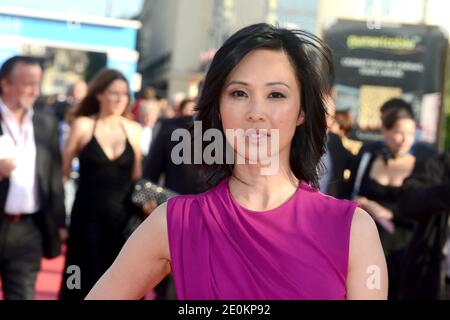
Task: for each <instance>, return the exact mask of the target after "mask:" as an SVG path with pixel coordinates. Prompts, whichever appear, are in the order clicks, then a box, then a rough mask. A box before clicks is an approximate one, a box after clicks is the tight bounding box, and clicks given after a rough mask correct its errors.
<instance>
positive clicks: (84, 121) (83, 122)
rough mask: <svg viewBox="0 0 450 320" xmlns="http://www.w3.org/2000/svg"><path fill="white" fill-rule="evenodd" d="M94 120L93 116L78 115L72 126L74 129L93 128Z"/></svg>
mask: <svg viewBox="0 0 450 320" xmlns="http://www.w3.org/2000/svg"><path fill="white" fill-rule="evenodd" d="M94 122H95V120H94V118H92V117H86V116H82V117H78V118H76V119H75V120H74V121H73V125H72V128H73V129H74V130H87V129H92V127H93V126H94Z"/></svg>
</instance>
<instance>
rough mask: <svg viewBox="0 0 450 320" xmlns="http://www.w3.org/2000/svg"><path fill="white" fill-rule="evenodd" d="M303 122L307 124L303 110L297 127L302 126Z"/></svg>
mask: <svg viewBox="0 0 450 320" xmlns="http://www.w3.org/2000/svg"><path fill="white" fill-rule="evenodd" d="M303 122H305V112H304V111H303V110H300V114H299V116H298V119H297V127H298V126H300V125H302V124H303Z"/></svg>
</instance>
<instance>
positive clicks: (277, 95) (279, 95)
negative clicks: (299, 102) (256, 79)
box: [269, 92, 285, 99]
mask: <svg viewBox="0 0 450 320" xmlns="http://www.w3.org/2000/svg"><path fill="white" fill-rule="evenodd" d="M269 98H274V99H281V98H285V95H284V94H282V93H281V92H271V93H270V94H269Z"/></svg>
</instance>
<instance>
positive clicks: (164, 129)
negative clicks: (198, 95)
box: [142, 116, 203, 194]
mask: <svg viewBox="0 0 450 320" xmlns="http://www.w3.org/2000/svg"><path fill="white" fill-rule="evenodd" d="M193 121H194V120H193V117H190V116H184V117H176V118H172V119H160V120H159V121H158V123H157V124H156V125H155V128H154V129H153V130H154V131H153V132H154V133H153V139H152V143H151V145H150V149H149V153H148V155H147V157H146V159H145V163H144V168H143V172H142V176H143V177H144V178H146V179H149V180H151V181H152V182H154V183H159V179H160V177H161V176H162V175H164V187H166V188H168V189H171V190H173V191H175V192H177V193H179V194H196V193H199V192H200V191H203V190H202V185H201V182H200V176H199V171H198V168H195V167H194V165H193V164H174V163H173V161H172V159H171V153H172V150H173V148H174V147H175V146H176V145H177V144H178V143H180V142H179V141H172V140H171V137H172V133H173V132H174V130H176V129H186V130H188V131H190V129H191V128H192V126H193V124H194V122H193Z"/></svg>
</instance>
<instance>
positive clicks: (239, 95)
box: [231, 90, 247, 98]
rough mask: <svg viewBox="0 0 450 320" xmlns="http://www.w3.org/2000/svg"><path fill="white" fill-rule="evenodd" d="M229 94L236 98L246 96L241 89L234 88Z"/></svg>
mask: <svg viewBox="0 0 450 320" xmlns="http://www.w3.org/2000/svg"><path fill="white" fill-rule="evenodd" d="M231 96H233V97H236V98H243V97H246V96H247V94H246V93H245V92H244V91H242V90H235V91H233V92H232V93H231Z"/></svg>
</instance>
